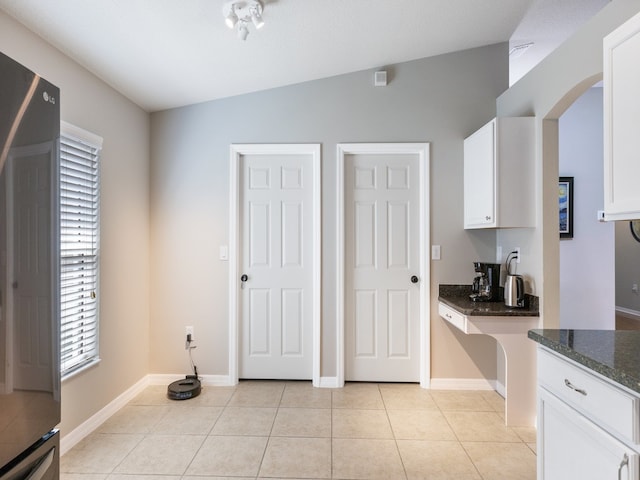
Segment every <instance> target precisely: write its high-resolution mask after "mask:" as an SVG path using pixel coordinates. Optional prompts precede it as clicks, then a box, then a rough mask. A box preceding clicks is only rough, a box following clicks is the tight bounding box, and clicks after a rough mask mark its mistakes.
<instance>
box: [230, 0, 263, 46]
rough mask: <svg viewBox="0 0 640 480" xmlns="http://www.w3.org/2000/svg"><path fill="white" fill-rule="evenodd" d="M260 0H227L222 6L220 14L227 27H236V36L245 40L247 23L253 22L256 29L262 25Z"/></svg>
mask: <svg viewBox="0 0 640 480" xmlns="http://www.w3.org/2000/svg"><path fill="white" fill-rule="evenodd" d="M263 10H264V4H263V3H262V1H261V0H228V1H226V2H225V3H224V5H223V6H222V15H223V16H224V18H225V23H226V24H227V26H228V27H229V28H234V27H236V28H237V33H238V38H239V39H241V40H246V39H247V36H248V35H249V29H248V24H249V22H251V23H253V25H254V26H255V28H256V29H259V28H262V27H263V26H264V20H263V19H262V11H263Z"/></svg>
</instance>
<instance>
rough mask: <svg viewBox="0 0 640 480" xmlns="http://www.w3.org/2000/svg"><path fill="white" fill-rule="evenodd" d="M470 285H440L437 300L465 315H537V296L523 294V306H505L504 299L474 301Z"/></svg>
mask: <svg viewBox="0 0 640 480" xmlns="http://www.w3.org/2000/svg"><path fill="white" fill-rule="evenodd" d="M469 295H471V285H440V287H439V292H438V300H439V301H441V302H442V303H444V304H445V305H448V306H450V307H451V308H453V309H454V310H456V311H458V312H460V313H462V314H463V315H467V316H485V317H487V316H490V317H539V316H540V310H539V307H538V297H534V296H533V295H525V306H524V307H521V308H518V307H507V306H506V305H505V304H504V301H500V302H474V301H473V300H471V299H470V298H469Z"/></svg>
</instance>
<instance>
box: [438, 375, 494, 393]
mask: <svg viewBox="0 0 640 480" xmlns="http://www.w3.org/2000/svg"><path fill="white" fill-rule="evenodd" d="M499 387H500V385H499V384H498V382H497V381H496V380H487V379H485V378H432V379H431V390H496V391H497V392H498V393H500V394H501V395H502V396H503V397H504V387H502V392H500V391H499V390H498V388H499Z"/></svg>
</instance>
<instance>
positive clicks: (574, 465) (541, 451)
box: [538, 389, 638, 480]
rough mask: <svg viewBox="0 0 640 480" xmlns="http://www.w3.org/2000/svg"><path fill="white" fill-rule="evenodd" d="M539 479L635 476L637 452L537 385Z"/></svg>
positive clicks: (614, 479)
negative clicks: (538, 388)
mask: <svg viewBox="0 0 640 480" xmlns="http://www.w3.org/2000/svg"><path fill="white" fill-rule="evenodd" d="M538 394H539V399H538V402H539V405H538V422H539V425H538V435H539V437H540V440H539V443H538V480H542V479H544V480H570V479H575V480H578V479H579V480H607V479H611V480H617V479H624V480H630V479H637V478H638V453H637V452H635V451H634V450H632V449H631V448H629V447H627V446H626V445H624V444H623V443H622V442H620V441H618V440H617V439H616V438H615V437H613V436H611V435H610V434H608V433H607V432H606V431H604V430H603V429H602V428H600V427H598V426H597V425H596V424H595V423H593V422H592V421H591V420H589V419H588V418H587V417H585V416H584V415H582V414H580V413H578V411H577V410H574V409H573V408H571V407H569V406H568V405H567V404H566V403H564V402H563V401H561V400H560V399H558V397H556V396H554V395H553V394H551V393H549V392H548V391H547V390H545V389H540V390H539V392H538Z"/></svg>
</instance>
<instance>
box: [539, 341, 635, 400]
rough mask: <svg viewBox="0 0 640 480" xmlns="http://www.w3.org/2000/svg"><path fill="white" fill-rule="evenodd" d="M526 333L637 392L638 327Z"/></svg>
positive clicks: (540, 342)
mask: <svg viewBox="0 0 640 480" xmlns="http://www.w3.org/2000/svg"><path fill="white" fill-rule="evenodd" d="M528 336H529V338H530V339H532V340H534V341H536V342H538V343H539V344H540V345H544V346H545V347H548V348H550V349H551V350H553V351H555V352H557V353H559V354H561V355H563V356H565V357H567V358H570V359H571V360H573V361H575V362H578V363H579V364H581V365H584V366H585V367H587V368H589V369H591V370H593V371H594V372H597V373H599V374H600V375H603V376H604V377H606V378H608V379H610V380H613V381H614V382H616V383H619V384H620V385H624V386H625V387H627V388H629V389H631V390H633V391H634V392H638V393H640V330H529V334H528Z"/></svg>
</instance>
